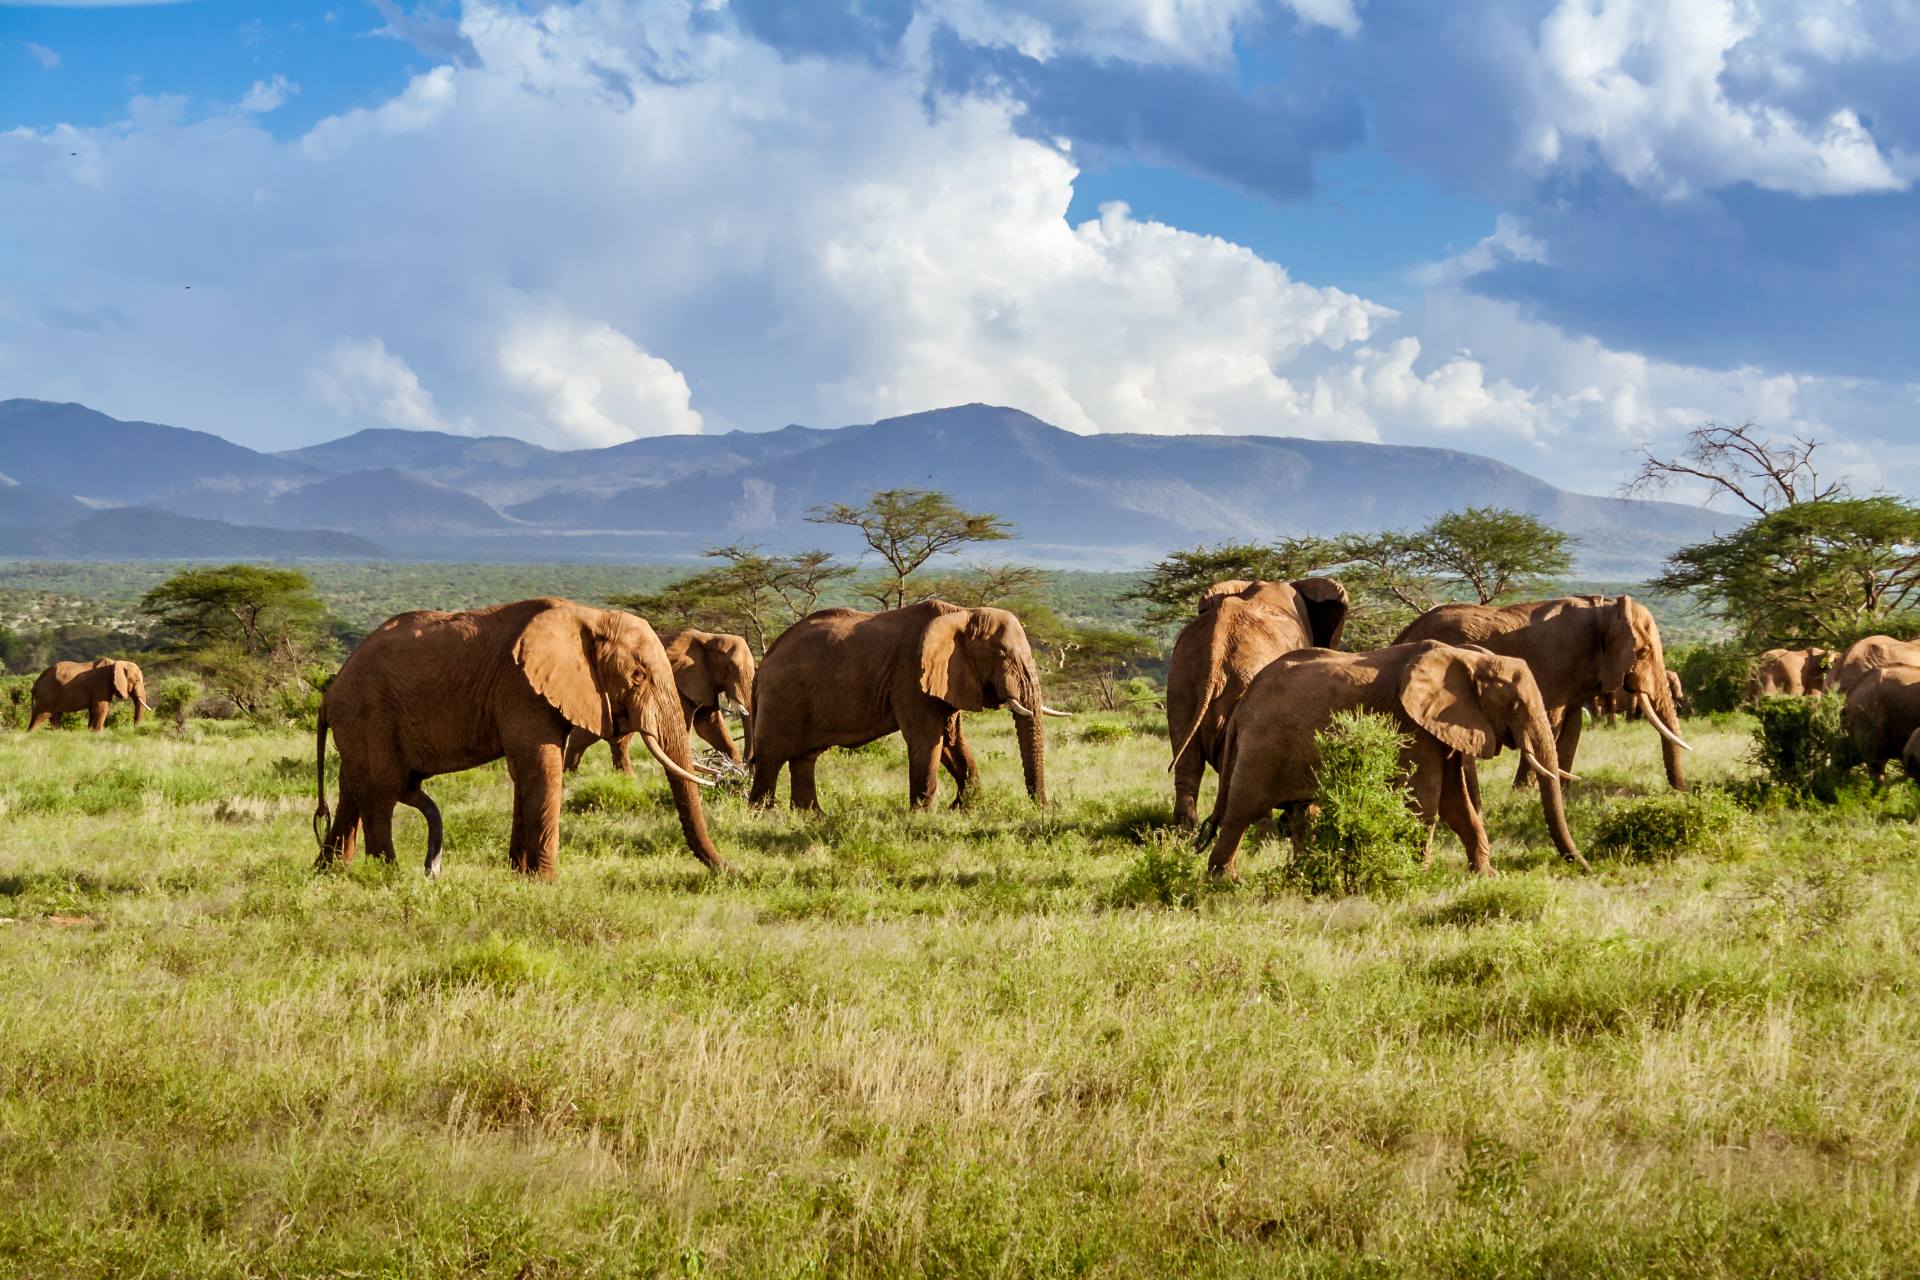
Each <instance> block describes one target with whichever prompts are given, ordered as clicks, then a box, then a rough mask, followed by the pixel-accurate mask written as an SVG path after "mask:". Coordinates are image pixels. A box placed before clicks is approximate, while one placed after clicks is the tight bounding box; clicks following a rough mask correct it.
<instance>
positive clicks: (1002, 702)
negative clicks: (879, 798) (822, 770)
mask: <svg viewBox="0 0 1920 1280" xmlns="http://www.w3.org/2000/svg"><path fill="white" fill-rule="evenodd" d="M996 707H1006V708H1008V709H1010V710H1011V711H1012V712H1013V717H1014V725H1015V727H1016V728H1017V730H1018V732H1019V735H1020V763H1021V766H1022V768H1023V770H1024V771H1025V773H1026V779H1027V793H1028V794H1029V795H1031V796H1032V797H1033V798H1034V801H1035V802H1036V803H1040V804H1044V803H1046V798H1047V782H1046V743H1045V739H1044V737H1043V735H1042V733H1041V730H1040V717H1041V715H1042V714H1049V715H1064V714H1065V713H1064V712H1057V711H1053V710H1052V709H1051V708H1048V707H1046V706H1045V705H1043V704H1042V702H1041V700H1040V673H1039V670H1038V668H1037V667H1036V666H1035V665H1034V661H1033V650H1032V649H1031V648H1029V647H1028V645H1027V633H1026V631H1025V629H1024V628H1022V627H1021V625H1020V619H1018V618H1016V617H1014V616H1013V615H1012V614H1011V613H1008V612H1007V611H1006V610H1005V609H962V608H960V607H959V606H957V605H951V604H947V603H945V602H944V601H940V600H928V601H924V602H922V603H920V604H916V605H909V606H908V607H906V608H904V609H889V610H887V611H886V612H884V613H863V612H862V611H860V610H858V609H822V610H820V611H818V612H816V613H810V614H808V615H807V616H806V617H804V618H802V619H800V621H798V622H796V623H794V624H793V625H792V626H791V627H788V628H787V630H786V631H785V632H783V633H782V634H781V636H780V638H779V639H778V640H776V641H774V642H773V644H772V645H771V646H770V647H769V648H768V649H767V656H766V657H765V659H763V660H762V661H761V663H760V672H759V676H758V678H757V679H756V681H755V686H754V703H753V713H754V714H753V733H752V735H751V737H750V739H749V744H750V755H751V758H752V762H753V792H752V795H751V800H752V803H754V804H755V805H760V806H766V805H770V804H772V803H773V793H774V788H775V786H776V785H777V784H778V782H779V780H780V770H781V769H782V768H783V767H788V766H791V769H792V775H793V780H792V784H791V785H792V794H793V807H794V808H796V809H817V808H819V807H820V801H819V797H818V795H817V794H816V792H815V790H814V779H813V769H814V762H815V761H816V760H818V759H819V758H820V755H821V753H822V752H824V751H826V750H827V749H828V748H829V747H857V746H861V745H863V744H865V743H869V742H872V741H874V740H875V739H877V738H883V737H885V736H886V735H888V734H890V733H894V732H898V733H900V734H901V735H902V736H903V737H905V738H906V740H907V795H908V798H909V800H910V802H911V803H912V805H913V807H914V808H916V809H919V808H925V807H926V806H928V805H930V804H932V803H933V796H934V791H935V789H936V787H937V785H938V782H939V770H940V767H941V765H943V764H944V765H945V766H946V768H947V772H949V773H950V774H952V775H953V779H954V782H955V784H956V785H957V787H958V789H959V793H960V794H959V795H958V796H956V797H955V799H954V803H955V804H959V803H960V802H961V800H963V799H965V797H966V794H967V792H968V790H969V788H970V787H971V786H972V785H973V781H974V779H975V777H976V776H977V775H978V770H977V769H976V768H975V766H974V763H973V753H972V752H971V751H969V750H968V749H967V740H966V738H965V737H964V736H962V735H961V732H960V713H961V712H962V711H985V710H988V709H991V708H996Z"/></svg>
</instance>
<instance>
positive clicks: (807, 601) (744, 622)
mask: <svg viewBox="0 0 1920 1280" xmlns="http://www.w3.org/2000/svg"><path fill="white" fill-rule="evenodd" d="M700 554H701V555H703V556H705V557H707V558H709V559H713V560H720V561H722V562H723V563H722V564H720V565H719V566H717V567H715V568H712V569H707V570H704V571H702V572H700V573H696V574H691V575H689V576H688V577H685V578H681V579H680V580H679V581H677V582H671V583H669V584H667V585H666V586H665V587H662V588H661V589H660V590H658V591H655V592H650V593H647V594H639V595H617V596H610V597H609V598H608V600H607V603H608V604H610V605H612V606H613V607H615V608H616V609H630V610H632V611H633V612H635V613H637V614H640V615H641V616H642V617H645V618H646V619H647V620H648V621H650V622H652V623H654V624H655V625H656V626H658V627H659V628H660V629H661V630H663V631H680V630H685V629H686V628H688V627H698V628H699V629H701V630H703V631H726V632H736V633H738V634H740V635H743V636H745V637H746V639H747V642H748V643H749V644H751V645H752V646H753V649H754V651H755V652H756V653H765V652H766V651H767V645H768V644H769V643H770V642H771V641H772V640H773V638H774V637H776V636H778V635H779V634H780V632H781V631H783V630H785V629H786V627H787V626H788V625H789V624H791V623H792V622H793V620H794V619H796V618H800V617H804V616H805V615H806V614H809V613H811V612H813V610H814V608H815V606H816V605H817V604H818V602H819V599H820V593H821V591H823V590H824V589H825V588H826V586H827V584H828V583H830V582H833V581H835V580H836V579H839V578H844V577H847V576H848V575H849V574H851V573H852V572H853V570H852V569H851V568H849V567H847V566H846V565H841V564H836V563H835V562H834V560H833V557H832V556H831V555H829V554H828V553H827V552H825V551H802V552H800V553H798V554H797V555H788V556H769V555H763V554H762V553H761V551H760V548H759V546H758V545H748V544H743V543H735V544H733V545H731V546H725V547H713V548H710V549H708V550H706V551H703V552H701V553H700Z"/></svg>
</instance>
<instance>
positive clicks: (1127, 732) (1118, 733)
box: [1079, 720, 1133, 742]
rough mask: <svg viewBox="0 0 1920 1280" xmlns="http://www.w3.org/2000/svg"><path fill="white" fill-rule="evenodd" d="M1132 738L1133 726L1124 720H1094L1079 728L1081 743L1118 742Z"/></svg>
mask: <svg viewBox="0 0 1920 1280" xmlns="http://www.w3.org/2000/svg"><path fill="white" fill-rule="evenodd" d="M1132 736H1133V726H1132V725H1129V724H1128V723H1126V722H1125V721H1124V720H1094V721H1092V722H1090V723H1088V724H1084V725H1082V726H1081V727H1080V731H1079V737H1080V741H1082V742H1118V741H1120V740H1121V739H1122V738H1130V737H1132Z"/></svg>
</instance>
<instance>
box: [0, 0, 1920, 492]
mask: <svg viewBox="0 0 1920 1280" xmlns="http://www.w3.org/2000/svg"><path fill="white" fill-rule="evenodd" d="M1916 25H1920V23H1917V21H1916V19H1915V18H1914V17H1913V16H1912V14H1911V13H1910V12H1909V10H1908V7H1907V6H1906V5H1905V4H1904V2H1903V0H1857V2H1847V0H1800V2H1796V3H1786V2H1784V0H1779V2H1776V0H1684V2H1683V0H1673V2H1671V3H1660V2H1657V0H1459V2H1458V3H1452V4H1448V5H1444V6H1443V5H1433V4H1429V3H1416V2H1415V0H1177V2H1176V0H1004V2H1002V0H833V2H832V3H821V4H813V5H806V4H800V5H796V4H792V3H786V2H783V0H731V3H722V2H720V0H580V2H579V3H577V4H570V3H558V4H547V5H536V4H515V3H510V2H507V0H496V2H495V3H456V2H455V0H446V2H445V3H415V2H413V0H391V2H383V3H379V4H375V3H370V2H369V0H334V2H333V3H306V2H304V0H276V3H272V4H260V3H238V2H236V0H181V2H178V3H149V4H137V5H116V4H48V3H36V4H21V3H8V2H7V0H0V396H6V395H36V396H46V397H50V398H61V399H77V400H82V401H85V402H87V403H90V404H94V405H96V406H97V407H100V408H103V409H106V410H107V411H109V412H112V413H116V414H119V415H121V416H138V417H144V418H149V419H155V420H161V421H168V422H174V423H177V424H180V425H186V426H194V427H200V428H204V429H207V430H212V431H217V432H219V433H221V434H223V435H227V436H229V437H231V438H234V439H237V440H241V441H243V442H245V443H248V444H251V445H254V446H256V447H287V446H292V445H297V444H302V443H307V442H310V441H312V440H316V439H321V438H326V437H330V436H333V435H338V434H343V433H345V432H348V431H351V430H356V429H359V428H361V427H367V426H400V427H413V428H422V429H440V430H451V431H460V432H490V431H499V432H506V433H511V434H515V435H520V436H523V437H525V438H529V439H534V440H539V441H541V442H542V443H547V444H552V445H578V444H596V443H606V442H610V441H614V440H618V439H624V438H628V437H630V436H633V435H646V434H657V433H662V432H685V431H718V430H728V429H734V428H742V429H750V430H751V429H766V428H771V427H776V426H780V425H783V424H784V423H786V422H789V421H801V422H808V423H814V424H823V425H825V424H834V423H841V422H853V421H864V420H869V419H872V418H874V417H878V416H884V415H886V414H891V413H899V412H910V411H912V410H915V409H922V408H930V407H934V406H937V405H941V404H947V403H955V402H960V401H968V400H988V401H994V402H999V403H1009V404H1015V405H1018V406H1020V407H1022V408H1026V409H1028V410H1029V411H1031V412H1034V413H1037V414H1039V415H1040V416H1042V417H1045V418H1047V419H1048V420H1050V421H1053V422H1056V423H1058V424H1059V425H1061V426H1065V427H1068V428H1070V429H1072V430H1077V431H1103V430H1104V431H1163V432H1237V433H1266V434H1282V435H1306V436H1316V437H1321V438H1352V439H1373V440H1384V441H1390V442H1395V443H1415V444H1437V445H1445V446H1447V447H1453V448H1462V449H1470V450H1474V451H1477V452H1484V453H1489V454H1493V455H1495V456H1498V457H1502V458H1504V459H1506V460H1508V461H1511V462H1514V463H1515V464H1517V465H1520V466H1522V467H1525V468H1527V469H1529V470H1532V471H1534V472H1536V473H1538V474H1542V475H1545V476H1547V477H1548V478H1550V479H1553V480H1555V481H1557V482H1560V483H1563V484H1567V485H1569V486H1572V487H1577V488H1583V489H1587V490H1589V491H1603V490H1606V489H1609V488H1611V487H1612V486H1613V485H1615V484H1616V483H1617V482H1618V481H1619V479H1620V478H1621V477H1622V475H1623V474H1624V473H1625V472H1626V471H1627V470H1629V469H1630V468H1631V464H1632V459H1633V456H1634V454H1635V451H1636V449H1637V448H1638V447H1639V446H1641V445H1642V444H1652V445H1654V446H1655V447H1663V446H1666V445H1669V444H1671V442H1672V441H1673V440H1675V439H1676V438H1677V437H1678V436H1679V435H1680V434H1681V433H1682V432H1684V431H1685V430H1686V428H1688V427H1689V426H1692V425H1694V424H1696V423H1698V422H1700V421H1702V420H1704V419H1707V418H1719V419H1724V420H1744V419H1748V418H1752V419H1756V420H1759V421H1761V422H1763V423H1765V424H1767V425H1768V426H1770V427H1774V428H1776V429H1779V430H1782V431H1796V432H1800V433H1803V434H1810V435H1815V436H1818V437H1820V438H1822V439H1826V440H1829V441H1830V442H1831V444H1830V446H1829V450H1828V456H1829V457H1830V458H1831V460H1832V462H1831V465H1832V466H1834V467H1836V468H1840V469H1844V470H1845V471H1846V472H1847V473H1848V474H1849V475H1850V476H1851V477H1852V478H1853V479H1854V480H1855V482H1856V483H1857V484H1859V485H1861V486H1862V487H1869V488H1871V487H1890V488H1896V489H1904V490H1907V491H1913V490H1915V489H1920V440H1915V439H1914V435H1913V432H1914V422H1915V413H1914V411H1915V409H1916V408H1920V371H1917V370H1916V369H1915V367H1914V366H1915V359H1914V352H1915V351H1916V350H1917V349H1920V318H1917V317H1920V311H1917V310H1916V308H1914V307H1913V306H1912V304H1911V299H1912V298H1913V297H1914V296H1916V290H1917V289H1920V198H1916V195H1915V192H1914V182H1915V181H1916V179H1920V75H1916V74H1914V72H1915V70H1916V58H1917V56H1920V30H1916Z"/></svg>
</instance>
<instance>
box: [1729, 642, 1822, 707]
mask: <svg viewBox="0 0 1920 1280" xmlns="http://www.w3.org/2000/svg"><path fill="white" fill-rule="evenodd" d="M1839 656H1840V655H1839V654H1837V653H1835V652H1834V651H1833V650H1831V649H1769V650H1767V651H1766V652H1765V653H1763V654H1761V655H1760V657H1759V659H1758V660H1757V661H1756V662H1755V664H1754V668H1753V676H1752V678H1751V679H1749V680H1748V681H1747V700H1748V701H1749V702H1751V701H1754V700H1755V699H1759V698H1774V697H1790V698H1798V697H1801V696H1802V695H1805V694H1814V693H1823V692H1825V691H1826V687H1827V673H1828V671H1829V670H1831V668H1832V665H1833V660H1834V659H1835V658H1837V657H1839Z"/></svg>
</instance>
